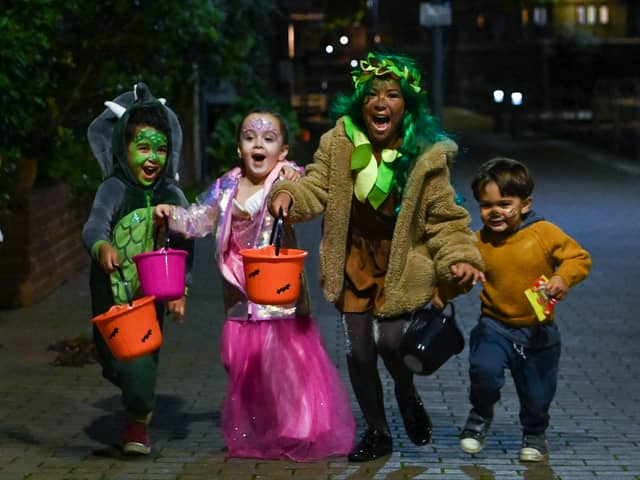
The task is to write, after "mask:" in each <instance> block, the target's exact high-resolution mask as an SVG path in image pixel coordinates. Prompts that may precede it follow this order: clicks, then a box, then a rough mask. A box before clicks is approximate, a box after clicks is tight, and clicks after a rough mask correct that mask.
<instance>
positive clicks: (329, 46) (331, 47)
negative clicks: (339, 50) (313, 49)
mask: <svg viewBox="0 0 640 480" xmlns="http://www.w3.org/2000/svg"><path fill="white" fill-rule="evenodd" d="M324 51H325V52H327V53H333V45H327V46H326V47H324Z"/></svg>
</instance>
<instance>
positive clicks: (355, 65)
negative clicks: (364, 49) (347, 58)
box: [350, 58, 359, 68]
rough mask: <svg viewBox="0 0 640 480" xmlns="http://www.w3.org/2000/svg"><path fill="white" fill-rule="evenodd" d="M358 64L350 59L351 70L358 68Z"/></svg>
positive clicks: (353, 59)
mask: <svg viewBox="0 0 640 480" xmlns="http://www.w3.org/2000/svg"><path fill="white" fill-rule="evenodd" d="M358 64H359V62H358V60H356V59H355V58H352V59H351V62H350V65H351V68H358Z"/></svg>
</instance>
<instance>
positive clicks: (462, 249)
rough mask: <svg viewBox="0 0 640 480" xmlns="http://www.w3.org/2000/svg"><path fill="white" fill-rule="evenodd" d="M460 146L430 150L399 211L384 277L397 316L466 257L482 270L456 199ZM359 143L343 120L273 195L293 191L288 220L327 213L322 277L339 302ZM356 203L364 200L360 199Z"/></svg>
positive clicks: (386, 313)
mask: <svg viewBox="0 0 640 480" xmlns="http://www.w3.org/2000/svg"><path fill="white" fill-rule="evenodd" d="M457 150H458V147H457V145H456V144H455V143H454V142H453V141H451V140H445V141H441V142H438V143H436V144H434V145H433V146H432V147H431V148H429V149H428V150H427V151H425V152H423V153H422V154H421V155H420V156H419V158H418V159H417V161H416V164H415V166H414V168H413V169H412V171H411V173H410V175H409V178H408V180H407V185H406V188H405V191H404V198H403V199H402V204H401V207H400V211H399V213H398V216H397V221H396V225H395V230H394V233H393V239H392V243H391V253H390V257H389V265H388V269H387V274H386V277H385V293H384V295H385V303H384V305H383V307H382V309H381V311H380V312H377V313H378V315H379V316H380V317H393V316H397V315H402V314H404V313H407V312H410V311H412V310H416V309H418V308H420V307H423V306H424V305H426V304H427V303H428V302H429V301H430V300H431V298H432V296H433V291H434V288H435V287H436V285H437V283H438V282H445V281H450V280H451V273H450V271H449V267H450V266H451V265H452V264H454V263H459V262H467V263H470V264H471V265H473V266H475V267H476V268H478V269H482V268H483V263H482V258H481V256H480V253H479V252H478V249H477V247H476V238H475V235H474V233H473V232H472V231H471V229H470V227H469V224H470V216H469V213H468V212H467V211H466V210H465V209H464V208H463V207H461V206H459V205H456V203H455V193H454V191H453V188H452V187H451V182H450V176H449V167H448V166H449V164H450V163H451V161H452V160H453V157H454V156H455V154H456V153H457ZM352 151H353V144H352V143H351V141H350V140H349V139H348V137H347V136H346V134H345V131H344V126H343V123H342V120H338V122H337V123H336V125H335V127H334V128H332V129H331V130H329V131H328V132H326V133H325V134H324V135H323V136H322V137H321V139H320V145H319V147H318V149H317V151H316V152H315V154H314V161H313V163H311V164H309V165H307V167H306V170H305V175H304V177H303V178H302V179H301V180H300V181H299V182H298V183H292V182H286V181H281V182H278V183H277V185H276V186H275V187H274V188H273V190H272V192H271V196H272V197H273V195H275V194H277V193H278V192H283V191H284V192H287V193H288V194H289V195H291V197H292V200H293V203H292V206H291V208H290V210H289V215H288V217H287V221H288V222H293V223H296V222H302V221H305V220H309V219H310V218H312V217H315V216H317V215H320V214H322V213H324V219H323V236H322V239H321V241H320V280H321V284H322V288H323V292H324V295H325V297H326V298H327V300H328V301H330V302H332V303H335V302H336V301H337V300H338V298H339V297H340V294H341V292H342V288H343V284H344V266H345V258H346V249H347V238H348V233H349V217H350V213H351V202H352V201H353V182H354V176H353V174H352V172H351V153H352ZM356 201H357V200H356Z"/></svg>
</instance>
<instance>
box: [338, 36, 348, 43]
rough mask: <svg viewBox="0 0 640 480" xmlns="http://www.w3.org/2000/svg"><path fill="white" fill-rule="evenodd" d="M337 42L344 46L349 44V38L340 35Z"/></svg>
mask: <svg viewBox="0 0 640 480" xmlns="http://www.w3.org/2000/svg"><path fill="white" fill-rule="evenodd" d="M339 42H340V45H346V44H348V43H349V37H347V36H346V35H341V36H340V40H339Z"/></svg>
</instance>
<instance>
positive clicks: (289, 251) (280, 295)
mask: <svg viewBox="0 0 640 480" xmlns="http://www.w3.org/2000/svg"><path fill="white" fill-rule="evenodd" d="M276 252H277V254H276ZM307 254H308V252H306V251H304V250H298V249H295V248H280V249H278V251H277V249H276V247H275V246H273V245H268V246H266V247H263V248H248V249H244V250H240V255H242V261H243V264H244V276H245V282H246V288H247V296H248V297H249V300H251V301H252V302H254V303H259V304H262V305H284V304H287V303H293V302H295V301H296V300H297V299H298V297H299V296H300V284H301V281H302V271H303V267H304V257H306V256H307Z"/></svg>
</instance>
